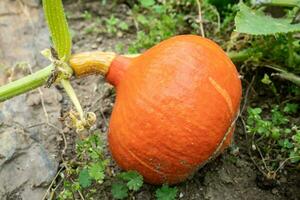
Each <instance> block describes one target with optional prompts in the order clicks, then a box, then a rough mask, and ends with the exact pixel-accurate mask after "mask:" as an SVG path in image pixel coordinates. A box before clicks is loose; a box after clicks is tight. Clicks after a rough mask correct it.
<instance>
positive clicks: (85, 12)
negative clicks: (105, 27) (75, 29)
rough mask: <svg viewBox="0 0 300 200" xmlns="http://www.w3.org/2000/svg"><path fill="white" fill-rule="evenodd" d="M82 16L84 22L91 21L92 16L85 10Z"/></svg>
mask: <svg viewBox="0 0 300 200" xmlns="http://www.w3.org/2000/svg"><path fill="white" fill-rule="evenodd" d="M82 16H83V18H84V19H85V20H91V19H92V17H93V16H92V14H91V13H90V12H89V11H87V10H85V11H84V13H83V14H82Z"/></svg>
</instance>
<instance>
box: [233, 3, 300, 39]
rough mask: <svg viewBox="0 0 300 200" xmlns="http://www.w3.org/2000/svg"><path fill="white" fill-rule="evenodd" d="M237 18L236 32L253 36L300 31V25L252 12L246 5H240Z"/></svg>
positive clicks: (288, 20)
mask: <svg viewBox="0 0 300 200" xmlns="http://www.w3.org/2000/svg"><path fill="white" fill-rule="evenodd" d="M239 9H240V10H239V12H238V13H237V15H236V17H235V26H236V31H237V32H240V33H247V34H251V35H274V34H277V33H289V32H298V31H300V24H291V20H290V19H284V18H280V19H277V18H276V19H275V18H273V17H270V16H267V15H265V14H264V13H262V12H259V11H255V10H251V9H250V8H249V7H248V6H246V5H245V4H244V3H240V4H239Z"/></svg>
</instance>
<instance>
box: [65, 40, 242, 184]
mask: <svg viewBox="0 0 300 200" xmlns="http://www.w3.org/2000/svg"><path fill="white" fill-rule="evenodd" d="M97 54H98V55H99V56H97ZM100 54H101V53H99V52H98V53H97V52H94V53H83V54H77V55H74V56H73V57H72V58H71V60H70V64H71V66H72V67H73V69H74V71H75V73H76V74H77V76H81V75H82V74H89V73H91V72H93V73H95V72H100V73H102V74H103V75H105V76H106V79H107V81H108V82H110V83H112V84H113V85H114V86H115V87H116V93H117V95H116V102H115V106H114V109H113V112H112V115H111V120H110V126H109V135H108V141H109V147H110V150H111V153H112V155H113V158H114V159H115V160H116V162H117V164H118V165H119V166H120V167H121V168H123V169H125V170H137V171H138V172H140V173H141V174H142V175H143V177H144V179H145V181H146V182H149V183H152V184H162V183H169V184H175V183H179V182H181V181H184V180H186V178H187V177H189V176H190V175H192V174H193V173H194V172H195V171H196V170H197V169H198V168H199V167H200V166H202V165H203V164H205V163H206V162H207V161H208V160H210V159H211V158H212V157H214V156H216V155H217V154H218V153H220V152H221V151H222V150H223V149H224V148H226V147H227V146H228V145H229V144H230V140H231V138H232V133H233V129H234V122H235V119H236V117H237V114H238V110H239V104H240V99H241V92H242V89H241V81H240V79H239V74H238V72H237V70H236V68H235V66H234V65H233V63H232V62H231V60H230V59H229V58H228V57H227V55H226V54H225V52H224V51H223V50H222V49H221V48H220V47H219V46H218V45H217V44H215V43H214V42H212V41H211V40H209V39H205V38H202V37H199V36H194V35H182V36H176V37H173V38H170V39H168V40H165V41H163V42H161V43H160V44H158V45H156V46H154V47H152V48H151V49H149V50H147V51H146V52H145V53H143V54H142V55H140V56H138V57H136V58H126V57H123V56H113V55H114V54H107V55H108V56H107V57H105V54H103V55H102V56H101V55H100ZM92 55H93V56H92ZM92 57H94V58H92ZM100 57H101V59H100ZM83 58H84V59H83ZM96 58H97V59H98V60H97V59H96ZM99 59H100V60H102V61H99ZM103 60H105V62H103ZM103 63H105V64H103Z"/></svg>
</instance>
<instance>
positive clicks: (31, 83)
mask: <svg viewBox="0 0 300 200" xmlns="http://www.w3.org/2000/svg"><path fill="white" fill-rule="evenodd" d="M53 69H54V66H53V65H49V66H48V67H45V68H44V69H41V70H39V71H37V72H35V73H33V74H31V75H29V76H26V77H24V78H21V79H19V80H16V81H13V82H11V83H8V84H6V85H4V86H1V87H0V102H3V101H5V100H7V99H10V98H12V97H14V96H17V95H20V94H23V93H26V92H28V91H30V90H33V89H36V88H38V87H40V86H42V85H44V84H45V83H46V81H47V79H48V77H49V76H50V74H51V73H52V70H53Z"/></svg>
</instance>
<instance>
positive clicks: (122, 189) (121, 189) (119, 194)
mask: <svg viewBox="0 0 300 200" xmlns="http://www.w3.org/2000/svg"><path fill="white" fill-rule="evenodd" d="M111 193H112V195H113V197H114V199H125V198H126V197H127V196H128V188H127V187H126V185H125V184H122V183H113V184H112V188H111Z"/></svg>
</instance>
